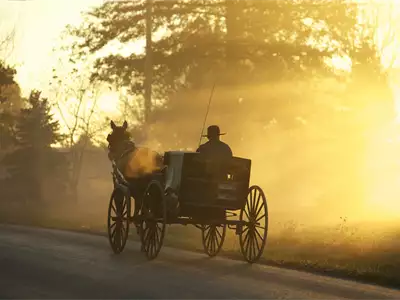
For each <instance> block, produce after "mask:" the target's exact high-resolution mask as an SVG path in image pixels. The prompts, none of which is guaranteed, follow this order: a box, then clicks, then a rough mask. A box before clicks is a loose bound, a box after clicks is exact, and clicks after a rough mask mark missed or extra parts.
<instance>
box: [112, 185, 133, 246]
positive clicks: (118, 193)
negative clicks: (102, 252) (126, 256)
mask: <svg viewBox="0 0 400 300" xmlns="http://www.w3.org/2000/svg"><path fill="white" fill-rule="evenodd" d="M129 212H130V197H129V196H128V195H126V194H124V193H123V191H122V190H119V189H115V190H114V191H113V193H112V195H111V198H110V204H109V207H108V222H107V228H108V240H109V242H110V245H111V248H112V250H113V252H114V253H116V254H118V253H121V252H122V251H123V250H124V248H125V245H126V241H127V239H128V234H129V218H130V216H129Z"/></svg>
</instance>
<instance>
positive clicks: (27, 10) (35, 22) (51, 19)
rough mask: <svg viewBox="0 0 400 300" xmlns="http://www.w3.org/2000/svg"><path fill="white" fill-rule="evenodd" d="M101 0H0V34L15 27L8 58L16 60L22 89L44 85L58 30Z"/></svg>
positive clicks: (45, 84) (10, 60) (49, 68)
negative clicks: (14, 36) (11, 49)
mask: <svg viewBox="0 0 400 300" xmlns="http://www.w3.org/2000/svg"><path fill="white" fill-rule="evenodd" d="M102 2H103V0H28V1H11V0H8V1H7V0H1V1H0V37H4V36H5V34H7V33H8V32H9V31H10V30H12V29H13V28H14V27H15V30H16V38H15V45H14V47H15V48H14V51H13V52H12V55H11V56H10V57H9V58H8V62H9V63H11V64H16V67H17V71H18V75H17V81H18V83H19V84H20V86H21V88H22V89H23V93H24V94H27V93H29V91H30V89H32V88H38V89H43V90H45V89H46V86H47V84H48V81H49V79H50V77H51V69H52V67H53V63H54V59H51V58H52V49H53V47H55V46H57V44H58V39H59V35H60V33H61V31H62V30H63V29H64V28H65V26H66V25H67V24H69V23H76V22H79V20H80V12H81V11H83V10H86V9H88V8H90V7H91V6H93V5H98V4H101V3H102Z"/></svg>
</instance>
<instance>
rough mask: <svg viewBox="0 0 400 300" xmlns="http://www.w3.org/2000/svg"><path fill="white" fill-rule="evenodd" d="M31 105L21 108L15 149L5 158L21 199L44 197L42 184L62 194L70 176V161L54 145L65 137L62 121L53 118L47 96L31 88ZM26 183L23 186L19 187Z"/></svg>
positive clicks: (29, 102) (12, 182) (13, 186)
mask: <svg viewBox="0 0 400 300" xmlns="http://www.w3.org/2000/svg"><path fill="white" fill-rule="evenodd" d="M28 105H29V107H27V108H24V109H22V110H21V113H20V115H19V116H18V118H17V122H16V128H15V140H14V142H15V150H14V151H13V152H11V153H9V154H7V155H6V156H5V158H4V160H3V163H4V165H5V166H6V167H7V171H8V174H9V175H10V177H9V178H8V179H7V181H8V182H9V184H10V186H11V187H12V188H14V191H15V193H16V194H18V193H19V197H21V198H22V199H25V200H27V199H35V200H36V199H37V200H39V199H43V197H42V196H43V195H42V191H43V187H44V186H45V185H46V186H47V185H48V187H50V186H51V187H52V189H53V191H57V193H62V192H63V190H64V182H65V179H66V175H67V169H66V168H67V161H66V159H65V157H64V155H63V154H62V153H60V152H59V151H57V150H55V149H54V148H52V147H51V146H52V145H53V144H56V143H59V142H61V141H62V140H63V138H64V137H63V136H62V135H60V134H59V123H58V121H54V120H53V116H52V115H51V114H50V107H49V105H48V101H47V99H43V98H41V96H40V92H38V91H32V92H31V94H30V96H29V99H28ZM19 186H23V187H24V188H23V189H18V187H19Z"/></svg>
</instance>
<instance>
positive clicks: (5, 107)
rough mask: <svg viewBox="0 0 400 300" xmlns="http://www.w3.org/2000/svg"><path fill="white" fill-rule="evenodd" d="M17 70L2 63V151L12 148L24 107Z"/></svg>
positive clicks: (0, 144) (0, 77) (0, 124)
mask: <svg viewBox="0 0 400 300" xmlns="http://www.w3.org/2000/svg"><path fill="white" fill-rule="evenodd" d="M15 74H16V70H15V69H14V68H12V67H10V66H7V65H5V63H4V62H1V61H0V120H1V122H0V151H4V150H7V149H9V148H10V146H11V145H12V143H13V142H12V140H13V131H14V125H15V124H14V123H15V122H14V121H15V118H16V115H17V114H18V113H19V111H20V109H21V108H22V106H23V100H22V98H21V89H20V87H19V85H18V84H17V83H16V82H15Z"/></svg>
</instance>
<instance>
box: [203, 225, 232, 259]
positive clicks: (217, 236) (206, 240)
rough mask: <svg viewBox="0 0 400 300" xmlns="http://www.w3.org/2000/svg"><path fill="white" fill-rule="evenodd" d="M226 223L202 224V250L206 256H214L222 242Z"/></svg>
mask: <svg viewBox="0 0 400 300" xmlns="http://www.w3.org/2000/svg"><path fill="white" fill-rule="evenodd" d="M225 234H226V224H220V225H215V224H213V225H204V226H203V227H202V230H201V235H202V241H203V247H204V252H205V253H207V255H208V256H210V257H213V256H216V255H217V254H218V253H219V251H220V250H221V248H222V245H223V244H224V240H225Z"/></svg>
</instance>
